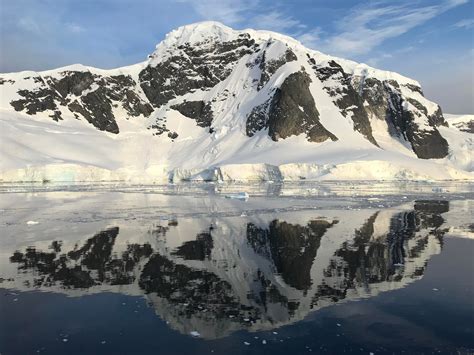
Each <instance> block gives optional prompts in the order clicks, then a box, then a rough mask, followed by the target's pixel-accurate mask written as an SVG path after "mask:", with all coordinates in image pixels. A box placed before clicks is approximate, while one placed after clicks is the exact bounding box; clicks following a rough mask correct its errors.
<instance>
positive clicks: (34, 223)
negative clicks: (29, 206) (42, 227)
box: [26, 221, 39, 226]
mask: <svg viewBox="0 0 474 355" xmlns="http://www.w3.org/2000/svg"><path fill="white" fill-rule="evenodd" d="M26 224H27V225H29V226H34V225H36V224H39V222H38V221H28V222H26Z"/></svg>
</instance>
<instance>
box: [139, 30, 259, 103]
mask: <svg viewBox="0 0 474 355" xmlns="http://www.w3.org/2000/svg"><path fill="white" fill-rule="evenodd" d="M171 50H172V51H173V55H172V56H171V57H170V58H168V59H167V60H165V61H163V62H160V63H158V65H156V66H151V65H149V66H147V67H146V68H145V69H143V70H142V71H141V72H140V74H139V78H140V79H139V80H140V86H141V88H142V89H143V91H144V93H145V95H146V97H147V98H148V100H149V101H150V102H151V104H152V105H153V106H155V107H160V106H162V105H164V104H166V103H167V102H168V101H170V100H171V99H174V98H176V97H178V96H181V95H184V94H188V93H190V92H194V91H196V90H198V89H205V88H212V87H213V86H215V85H216V84H218V83H219V82H221V81H222V80H224V79H226V78H227V77H228V76H229V75H230V73H231V72H232V69H233V67H234V65H235V64H236V63H237V61H238V60H239V59H240V58H242V57H243V56H244V55H247V54H251V53H254V52H256V51H257V50H258V45H256V44H255V41H254V40H253V39H251V38H250V35H248V34H242V35H240V36H239V38H238V39H236V40H234V41H230V42H223V43H217V42H209V43H201V46H191V45H189V44H185V45H181V46H178V47H175V48H174V47H173V48H171Z"/></svg>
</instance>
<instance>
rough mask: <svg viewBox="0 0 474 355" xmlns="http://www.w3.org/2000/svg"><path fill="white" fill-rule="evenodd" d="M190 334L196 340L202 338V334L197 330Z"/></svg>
mask: <svg viewBox="0 0 474 355" xmlns="http://www.w3.org/2000/svg"><path fill="white" fill-rule="evenodd" d="M189 334H191V336H192V337H194V338H199V337H200V336H201V334H199V332H197V331H195V330H193V331H192V332H190V333H189Z"/></svg>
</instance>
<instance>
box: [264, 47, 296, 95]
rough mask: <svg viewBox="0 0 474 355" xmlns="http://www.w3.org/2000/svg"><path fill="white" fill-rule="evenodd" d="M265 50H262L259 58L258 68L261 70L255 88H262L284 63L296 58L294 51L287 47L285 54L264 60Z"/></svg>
mask: <svg viewBox="0 0 474 355" xmlns="http://www.w3.org/2000/svg"><path fill="white" fill-rule="evenodd" d="M265 53H266V51H263V53H262V56H261V58H260V64H259V68H260V71H261V75H260V81H259V83H258V86H257V90H260V89H261V88H263V87H264V86H265V85H266V84H267V83H268V80H270V78H271V76H272V75H273V74H275V73H276V71H277V70H278V69H280V68H281V67H282V66H283V65H284V64H286V63H289V62H293V61H295V60H297V59H298V57H297V56H296V54H295V53H293V51H292V50H291V49H289V48H288V49H287V50H286V51H285V54H284V55H283V56H281V57H280V58H277V59H271V60H266V58H265Z"/></svg>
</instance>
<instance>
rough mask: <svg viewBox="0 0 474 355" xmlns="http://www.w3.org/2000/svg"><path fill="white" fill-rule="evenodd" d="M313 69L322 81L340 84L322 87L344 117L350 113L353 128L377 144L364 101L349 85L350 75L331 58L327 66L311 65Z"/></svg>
mask: <svg viewBox="0 0 474 355" xmlns="http://www.w3.org/2000/svg"><path fill="white" fill-rule="evenodd" d="M313 69H315V71H316V75H317V76H318V78H319V79H320V80H321V81H322V82H325V81H327V80H330V79H331V80H334V81H339V83H340V85H338V86H335V87H330V86H325V87H324V89H325V90H326V91H327V92H328V94H329V95H330V96H331V97H334V100H333V101H334V103H335V104H336V106H337V107H339V109H340V110H341V113H342V115H343V116H344V117H347V116H348V115H350V117H351V119H352V121H353V122H354V130H355V131H358V132H360V133H361V134H362V135H363V136H364V137H365V138H367V140H369V141H370V142H371V143H372V144H375V145H378V144H377V142H376V141H375V138H374V137H373V135H372V126H371V125H370V121H369V117H368V115H367V112H366V111H365V109H364V101H363V99H362V97H361V96H360V95H359V94H358V92H357V91H356V90H355V89H354V88H353V87H352V85H351V76H350V75H348V74H347V73H345V72H344V70H343V69H342V67H341V66H340V65H339V64H337V63H336V62H335V61H333V60H332V61H330V62H329V63H328V66H319V67H318V66H317V65H313Z"/></svg>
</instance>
